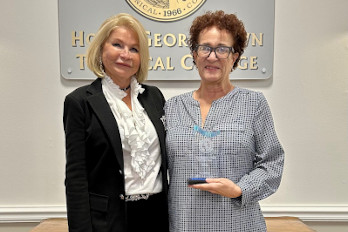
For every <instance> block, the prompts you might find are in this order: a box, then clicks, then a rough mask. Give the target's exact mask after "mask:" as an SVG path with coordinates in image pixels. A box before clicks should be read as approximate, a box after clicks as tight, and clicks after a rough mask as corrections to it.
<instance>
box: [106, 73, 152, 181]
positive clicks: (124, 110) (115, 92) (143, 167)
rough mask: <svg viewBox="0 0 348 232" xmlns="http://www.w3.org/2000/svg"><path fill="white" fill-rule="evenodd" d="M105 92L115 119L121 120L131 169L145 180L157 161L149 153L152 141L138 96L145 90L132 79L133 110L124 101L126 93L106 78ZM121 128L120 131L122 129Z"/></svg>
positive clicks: (120, 125) (122, 137)
mask: <svg viewBox="0 0 348 232" xmlns="http://www.w3.org/2000/svg"><path fill="white" fill-rule="evenodd" d="M102 84H103V92H104V94H105V97H106V100H107V102H108V103H109V105H110V108H111V110H112V113H113V114H114V115H115V118H117V119H120V122H118V126H119V127H121V128H122V129H123V131H124V134H122V133H120V134H121V139H122V143H128V145H129V147H130V150H131V157H132V158H131V167H132V169H133V170H134V171H135V172H136V173H137V174H138V175H139V177H140V178H141V179H144V178H145V177H146V175H147V173H148V172H150V171H151V170H152V168H153V167H154V166H155V161H154V160H150V153H149V152H148V150H149V146H150V140H149V138H148V135H147V133H146V131H145V116H144V114H145V110H144V108H143V107H142V106H141V104H140V103H139V101H138V95H139V94H142V93H143V92H144V90H145V89H144V88H142V87H141V85H140V84H139V83H138V82H137V80H136V78H135V77H132V79H131V103H132V110H130V109H129V108H128V107H127V105H126V104H125V103H124V102H123V101H122V99H123V98H124V97H126V96H127V93H126V92H125V91H122V90H121V89H120V87H119V86H118V85H117V84H115V83H114V82H113V80H112V79H111V78H110V77H108V76H106V77H105V78H103V80H102ZM121 128H120V129H121Z"/></svg>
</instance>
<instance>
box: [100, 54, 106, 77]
mask: <svg viewBox="0 0 348 232" xmlns="http://www.w3.org/2000/svg"><path fill="white" fill-rule="evenodd" d="M99 68H100V71H102V73H103V75H104V76H105V70H104V65H103V61H102V58H101V57H100V58H99Z"/></svg>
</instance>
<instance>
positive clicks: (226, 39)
mask: <svg viewBox="0 0 348 232" xmlns="http://www.w3.org/2000/svg"><path fill="white" fill-rule="evenodd" d="M233 43H234V41H233V38H232V35H231V34H230V33H229V32H228V31H226V30H219V29H218V28H217V27H215V26H213V27H209V28H206V29H204V30H202V31H201V33H200V34H199V37H198V44H199V45H207V46H210V47H212V48H215V47H218V46H226V47H232V46H233ZM193 58H194V60H195V62H196V66H197V69H198V72H199V75H200V77H201V80H202V81H203V82H222V81H226V79H227V80H229V74H230V72H231V70H232V67H233V64H234V62H235V61H236V59H237V58H238V53H234V54H233V53H232V52H231V53H230V54H229V55H228V57H227V58H225V59H220V58H217V57H216V54H215V52H214V51H212V52H211V53H210V55H209V56H208V57H202V56H201V57H200V56H198V54H197V52H196V51H195V52H194V53H193Z"/></svg>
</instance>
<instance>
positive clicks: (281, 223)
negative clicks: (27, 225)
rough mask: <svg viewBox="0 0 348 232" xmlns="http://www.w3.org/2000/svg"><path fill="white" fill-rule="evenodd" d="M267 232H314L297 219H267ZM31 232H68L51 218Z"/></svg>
mask: <svg viewBox="0 0 348 232" xmlns="http://www.w3.org/2000/svg"><path fill="white" fill-rule="evenodd" d="M265 219H266V224H267V232H313V231H314V230H312V229H311V228H309V227H308V226H306V225H305V224H304V223H303V222H302V221H301V220H300V219H298V218H296V217H266V218H265ZM31 232H68V223H67V220H66V219H65V218H50V219H46V220H43V221H42V222H41V223H40V224H39V225H38V226H36V227H35V228H34V229H33V230H31Z"/></svg>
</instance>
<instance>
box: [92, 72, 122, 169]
mask: <svg viewBox="0 0 348 232" xmlns="http://www.w3.org/2000/svg"><path fill="white" fill-rule="evenodd" d="M87 91H88V92H89V93H91V95H90V96H89V97H88V98H87V100H88V102H89V104H90V106H91V107H92V109H93V111H94V112H95V114H96V115H97V117H98V118H99V120H100V122H101V124H102V126H103V127H104V129H105V131H106V134H107V135H108V137H109V140H110V143H111V145H112V148H113V149H114V151H115V154H116V159H117V161H118V163H119V165H120V168H121V170H122V171H123V170H124V165H123V151H122V145H121V144H122V143H121V138H120V132H119V130H118V126H117V122H116V120H115V118H114V115H113V114H112V112H111V109H110V106H109V104H108V103H107V101H106V99H105V97H104V94H103V91H102V85H101V79H100V78H98V79H97V80H95V81H94V82H93V83H92V84H91V86H90V88H88V90H87Z"/></svg>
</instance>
